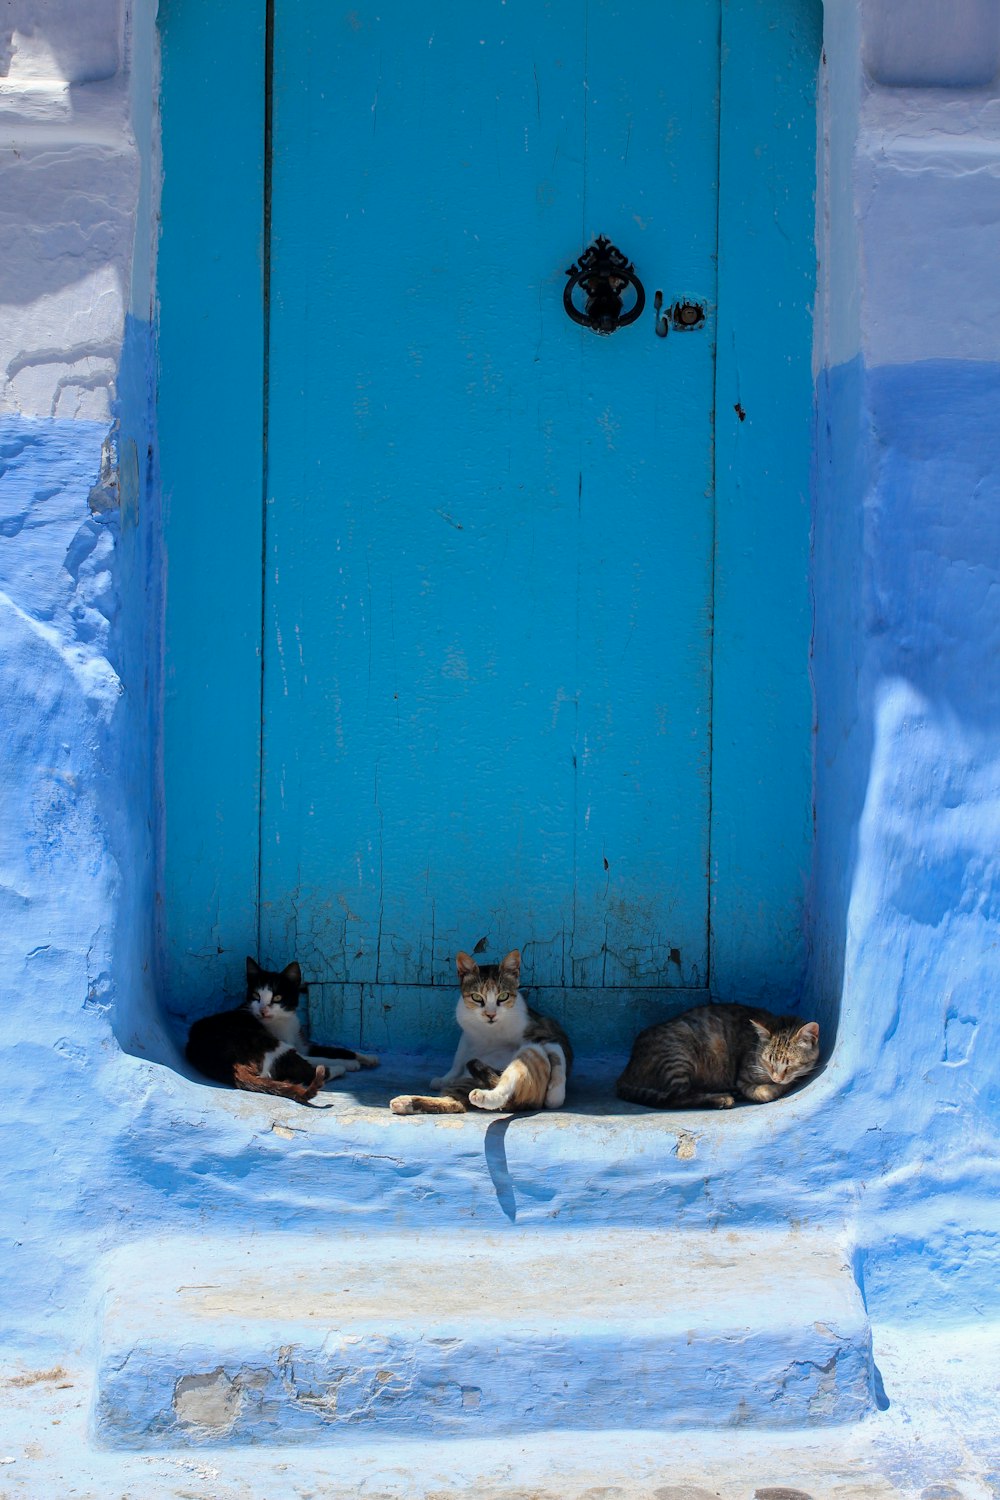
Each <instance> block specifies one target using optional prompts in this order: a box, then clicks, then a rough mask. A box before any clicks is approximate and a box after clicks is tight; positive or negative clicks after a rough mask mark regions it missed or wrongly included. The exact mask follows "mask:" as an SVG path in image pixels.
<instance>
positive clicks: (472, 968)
mask: <svg viewBox="0 0 1000 1500" xmlns="http://www.w3.org/2000/svg"><path fill="white" fill-rule="evenodd" d="M455 967H456V969H457V970H458V977H459V979H468V978H469V976H470V975H472V974H478V973H479V965H478V964H477V963H476V960H475V959H474V958H471V957H470V956H469V954H468V953H456V954H455Z"/></svg>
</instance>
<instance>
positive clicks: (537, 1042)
mask: <svg viewBox="0 0 1000 1500" xmlns="http://www.w3.org/2000/svg"><path fill="white" fill-rule="evenodd" d="M455 962H456V965H457V968H458V980H459V985H460V987H461V993H460V995H459V997H458V1005H457V1006H456V1008H455V1019H456V1020H457V1021H458V1024H459V1027H460V1029H461V1036H460V1037H459V1040H458V1047H457V1049H456V1051H455V1060H454V1062H453V1063H452V1065H451V1067H450V1069H449V1070H448V1072H447V1073H446V1074H445V1076H444V1077H443V1078H435V1079H432V1081H431V1088H432V1089H440V1090H441V1093H440V1095H439V1096H438V1097H431V1096H429V1095H425V1094H397V1096H396V1098H395V1099H390V1101H389V1108H390V1109H391V1110H392V1111H393V1112H394V1114H397V1115H418V1114H426V1115H460V1114H464V1113H466V1111H467V1110H468V1109H469V1108H470V1107H471V1108H472V1109H483V1110H491V1111H496V1110H517V1109H543V1108H544V1109H558V1108H559V1106H560V1105H561V1104H562V1103H563V1102H564V1101H565V1098H566V1080H567V1078H568V1077H569V1071H570V1068H571V1067H572V1065H573V1049H572V1047H571V1046H570V1043H569V1037H568V1036H567V1035H566V1033H565V1032H564V1031H563V1029H562V1027H561V1026H559V1025H557V1023H556V1022H555V1021H552V1020H550V1019H549V1017H548V1016H542V1015H539V1014H538V1012H537V1011H534V1010H530V1009H529V1008H528V1006H527V1005H526V1004H525V1002H524V996H523V995H522V994H521V993H520V992H519V990H518V984H519V981H520V976H521V954H520V951H519V950H518V949H517V948H515V949H514V950H513V951H512V952H511V953H508V954H507V957H506V958H505V959H504V961H503V963H501V964H483V965H482V966H480V965H479V964H477V963H476V961H475V959H474V958H470V956H469V954H468V953H460V954H459V955H458V957H457V959H456V960H455Z"/></svg>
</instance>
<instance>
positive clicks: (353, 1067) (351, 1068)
mask: <svg viewBox="0 0 1000 1500" xmlns="http://www.w3.org/2000/svg"><path fill="white" fill-rule="evenodd" d="M360 1067H361V1064H360V1063H359V1062H357V1061H356V1059H355V1058H353V1057H349V1058H348V1059H347V1060H346V1062H345V1063H344V1072H345V1073H357V1072H358V1070H359V1069H360Z"/></svg>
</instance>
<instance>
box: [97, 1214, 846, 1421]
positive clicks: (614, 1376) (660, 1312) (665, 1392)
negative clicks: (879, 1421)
mask: <svg viewBox="0 0 1000 1500" xmlns="http://www.w3.org/2000/svg"><path fill="white" fill-rule="evenodd" d="M103 1276H104V1287H105V1296H104V1302H103V1314H102V1316H103V1325H102V1329H101V1349H100V1359H99V1368H98V1377H97V1400H96V1428H97V1435H98V1438H99V1439H100V1441H101V1442H102V1443H105V1444H108V1445H113V1446H120V1447H132V1448H151V1447H156V1446H176V1445H180V1446H200V1445H207V1444H218V1443H223V1444H243V1443H276V1444H286V1443H317V1442H320V1443H322V1442H325V1441H337V1440H341V1441H344V1440H347V1439H348V1438H350V1439H351V1440H352V1441H355V1442H356V1441H358V1440H359V1439H363V1438H364V1437H365V1436H366V1435H370V1436H371V1437H372V1438H373V1439H376V1440H377V1439H378V1437H379V1435H395V1436H400V1437H405V1436H421V1437H463V1438H477V1437H489V1436H490V1435H492V1434H498V1433H504V1434H512V1433H522V1434H523V1433H529V1432H536V1431H545V1430H554V1429H560V1428H561V1429H567V1428H577V1429H598V1428H608V1427H621V1428H629V1427H633V1428H634V1427H644V1428H658V1429H664V1428H683V1427H700V1426H701V1427H713V1428H718V1427H719V1426H724V1425H727V1424H728V1425H731V1426H743V1425H757V1426H764V1427H790V1426H808V1425H811V1424H819V1423H833V1422H848V1421H852V1420H854V1419H857V1418H860V1417H862V1416H864V1415H865V1414H866V1413H867V1412H868V1411H869V1410H871V1409H872V1406H873V1400H872V1358H871V1338H870V1330H869V1326H868V1321H867V1317H866V1314H865V1310H864V1307H863V1304H862V1301H861V1297H860V1295H859V1292H858V1288H857V1286H856V1283H855V1281H854V1277H853V1275H852V1273H851V1269H850V1265H849V1263H848V1259H847V1257H846V1255H845V1254H844V1253H843V1252H842V1251H841V1249H840V1248H839V1247H838V1246H837V1245H836V1244H835V1243H831V1242H830V1240H824V1239H823V1238H822V1237H821V1236H819V1235H818V1234H804V1233H801V1234H782V1233H777V1232H771V1231H766V1230H761V1231H749V1230H748V1231H740V1232H727V1231H724V1230H719V1231H718V1232H714V1233H712V1232H691V1233H688V1232H669V1231H658V1230H650V1231H636V1230H608V1231H605V1230H576V1229H562V1228H560V1227H559V1226H557V1225H556V1226H553V1227H552V1228H551V1229H538V1228H534V1227H532V1228H529V1229H519V1228H516V1227H514V1226H511V1227H510V1229H509V1231H508V1232H506V1233H504V1232H500V1233H496V1232H485V1231H483V1232H480V1231H477V1230H475V1229H473V1228H463V1229H461V1230H453V1231H451V1232H447V1231H445V1232H442V1233H439V1234H425V1233H421V1232H414V1231H413V1230H402V1231H400V1232H399V1233H398V1234H393V1233H391V1232H383V1233H378V1234H366V1235H363V1234H352V1233H343V1234H339V1235H336V1236H329V1235H322V1236H311V1235H307V1234H303V1233H301V1232H298V1231H296V1232H289V1233H287V1234H270V1235H253V1236H251V1237H249V1238H247V1239H244V1240H235V1239H232V1238H226V1239H222V1238H215V1239H213V1238H211V1237H201V1238H196V1237H194V1236H183V1237H176V1238H170V1237H164V1238H159V1239H156V1240H154V1241H143V1242H139V1243H136V1244H132V1245H130V1246H128V1247H125V1248H122V1249H120V1250H117V1251H115V1252H113V1253H112V1254H111V1255H109V1256H108V1257H107V1258H106V1262H105V1265H104V1267H103Z"/></svg>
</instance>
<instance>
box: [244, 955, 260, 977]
mask: <svg viewBox="0 0 1000 1500" xmlns="http://www.w3.org/2000/svg"><path fill="white" fill-rule="evenodd" d="M260 972H261V967H260V964H259V963H258V962H257V960H256V959H255V958H251V957H250V955H249V953H248V954H247V979H248V980H249V981H250V982H251V983H252V982H253V980H255V979H256V978H257V975H258V974H259V973H260Z"/></svg>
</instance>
